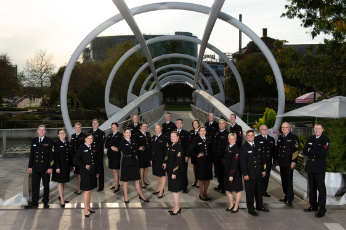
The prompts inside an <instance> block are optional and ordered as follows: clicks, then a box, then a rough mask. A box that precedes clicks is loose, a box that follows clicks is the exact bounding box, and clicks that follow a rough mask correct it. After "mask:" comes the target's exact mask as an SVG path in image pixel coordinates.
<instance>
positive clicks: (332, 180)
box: [325, 172, 345, 196]
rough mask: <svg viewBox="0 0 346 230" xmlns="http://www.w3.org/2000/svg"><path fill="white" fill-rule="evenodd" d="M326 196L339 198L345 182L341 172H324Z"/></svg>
mask: <svg viewBox="0 0 346 230" xmlns="http://www.w3.org/2000/svg"><path fill="white" fill-rule="evenodd" d="M325 183H326V189H327V195H330V196H341V195H342V194H343V190H344V188H345V181H344V178H343V176H342V173H341V172H338V173H333V172H326V177H325Z"/></svg>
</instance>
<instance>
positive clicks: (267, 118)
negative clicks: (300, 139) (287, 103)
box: [253, 108, 276, 131]
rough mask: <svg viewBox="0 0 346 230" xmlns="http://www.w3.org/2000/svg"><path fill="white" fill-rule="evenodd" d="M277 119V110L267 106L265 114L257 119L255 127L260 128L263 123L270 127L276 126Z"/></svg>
mask: <svg viewBox="0 0 346 230" xmlns="http://www.w3.org/2000/svg"><path fill="white" fill-rule="evenodd" d="M275 121H276V112H275V111H274V110H273V109H269V108H266V109H265V111H264V116H263V117H262V118H260V119H259V121H256V124H255V125H253V127H254V128H255V129H257V130H258V131H259V130H260V127H261V125H266V126H267V127H268V128H272V127H274V124H275Z"/></svg>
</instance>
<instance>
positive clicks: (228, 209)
mask: <svg viewBox="0 0 346 230" xmlns="http://www.w3.org/2000/svg"><path fill="white" fill-rule="evenodd" d="M233 208H234V205H233V207H232V208H226V211H227V212H230V211H233Z"/></svg>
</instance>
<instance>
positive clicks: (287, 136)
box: [275, 122, 299, 206]
mask: <svg viewBox="0 0 346 230" xmlns="http://www.w3.org/2000/svg"><path fill="white" fill-rule="evenodd" d="M290 129H291V127H290V124H289V123H288V122H284V123H282V125H281V130H282V135H280V136H279V138H278V142H277V146H276V154H275V166H277V165H279V166H280V176H281V184H282V189H283V190H284V193H285V197H284V198H282V199H280V200H279V201H281V202H284V203H286V204H287V206H292V201H293V199H294V193H293V170H294V168H295V167H296V164H297V161H298V153H299V140H298V137H297V136H296V135H294V134H293V133H291V132H290Z"/></svg>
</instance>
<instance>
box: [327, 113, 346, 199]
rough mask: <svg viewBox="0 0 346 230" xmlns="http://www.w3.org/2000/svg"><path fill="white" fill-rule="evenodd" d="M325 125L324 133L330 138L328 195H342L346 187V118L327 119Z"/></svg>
mask: <svg viewBox="0 0 346 230" xmlns="http://www.w3.org/2000/svg"><path fill="white" fill-rule="evenodd" d="M323 127H324V132H323V133H324V135H325V136H327V137H328V138H329V139H330V145H329V149H328V153H327V159H326V166H327V169H326V171H327V172H326V177H325V183H326V188H327V195H332V196H340V195H342V194H343V190H344V188H345V181H344V179H343V176H342V174H343V172H345V171H346V144H345V140H346V138H345V137H346V135H345V128H346V120H345V118H340V119H326V120H325V121H324V122H323Z"/></svg>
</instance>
